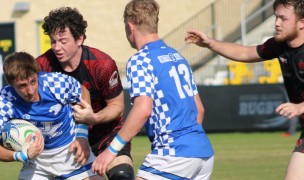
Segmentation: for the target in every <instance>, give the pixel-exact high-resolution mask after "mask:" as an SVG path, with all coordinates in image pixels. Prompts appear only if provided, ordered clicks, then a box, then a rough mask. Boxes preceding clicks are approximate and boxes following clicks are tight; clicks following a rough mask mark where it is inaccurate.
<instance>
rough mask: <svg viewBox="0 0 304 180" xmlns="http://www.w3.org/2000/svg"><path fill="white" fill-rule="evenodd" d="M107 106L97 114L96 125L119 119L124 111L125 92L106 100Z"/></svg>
mask: <svg viewBox="0 0 304 180" xmlns="http://www.w3.org/2000/svg"><path fill="white" fill-rule="evenodd" d="M106 103H107V106H106V107H105V108H103V109H102V110H100V111H98V112H97V113H95V123H96V124H99V123H107V122H110V121H113V120H114V119H117V118H119V117H120V116H122V114H123V110H124V94H123V91H121V93H120V94H119V95H118V96H117V97H115V98H112V99H106Z"/></svg>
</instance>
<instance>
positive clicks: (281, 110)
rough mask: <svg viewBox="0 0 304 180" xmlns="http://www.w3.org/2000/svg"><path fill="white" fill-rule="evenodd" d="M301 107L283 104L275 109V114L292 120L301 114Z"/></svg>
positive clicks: (299, 105)
mask: <svg viewBox="0 0 304 180" xmlns="http://www.w3.org/2000/svg"><path fill="white" fill-rule="evenodd" d="M302 106H303V105H302V104H294V103H283V104H281V105H280V106H278V107H277V108H276V112H277V113H278V114H279V115H281V116H284V117H286V118H288V119H292V118H294V117H296V116H299V115H301V114H303V112H302V111H303V107H302Z"/></svg>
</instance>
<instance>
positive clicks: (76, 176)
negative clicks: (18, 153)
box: [18, 145, 96, 180]
mask: <svg viewBox="0 0 304 180" xmlns="http://www.w3.org/2000/svg"><path fill="white" fill-rule="evenodd" d="M74 157H75V156H74V153H69V145H66V146H64V147H60V148H56V149H52V150H44V151H43V152H42V153H41V154H40V155H39V156H38V157H36V158H34V159H32V160H30V161H28V163H25V164H24V165H23V167H22V169H21V172H20V175H19V178H18V179H19V180H29V179H31V180H54V179H56V180H57V179H69V180H80V179H84V178H86V177H90V176H94V175H95V174H93V173H92V171H91V165H92V162H93V161H94V160H95V158H96V157H95V155H94V154H93V153H92V152H91V154H90V158H89V159H88V161H87V162H86V165H84V166H82V165H81V164H79V163H77V162H76V161H75V160H74Z"/></svg>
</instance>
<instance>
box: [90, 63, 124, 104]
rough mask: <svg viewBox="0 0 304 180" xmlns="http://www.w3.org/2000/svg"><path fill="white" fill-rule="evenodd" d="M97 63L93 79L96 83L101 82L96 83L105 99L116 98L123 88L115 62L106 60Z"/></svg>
mask: <svg viewBox="0 0 304 180" xmlns="http://www.w3.org/2000/svg"><path fill="white" fill-rule="evenodd" d="M98 63H99V64H98V65H97V67H98V68H97V69H96V75H95V77H97V78H96V80H97V82H102V83H97V85H98V88H99V89H100V90H101V91H102V94H103V95H104V97H105V98H106V99H111V98H114V97H116V96H118V95H119V94H120V93H121V91H122V90H123V88H122V84H121V80H120V76H119V72H118V68H117V66H116V63H115V61H114V60H112V59H108V60H105V61H99V62H98Z"/></svg>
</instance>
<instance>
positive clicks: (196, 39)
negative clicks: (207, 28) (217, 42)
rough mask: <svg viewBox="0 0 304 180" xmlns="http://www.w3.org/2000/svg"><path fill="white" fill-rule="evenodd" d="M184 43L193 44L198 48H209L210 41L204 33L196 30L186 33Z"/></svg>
mask: <svg viewBox="0 0 304 180" xmlns="http://www.w3.org/2000/svg"><path fill="white" fill-rule="evenodd" d="M185 42H186V43H187V44H189V43H193V44H196V45H198V46H200V47H209V44H210V42H211V39H210V38H209V37H208V36H207V35H206V34H204V33H202V32H200V31H196V30H189V31H187V35H186V37H185Z"/></svg>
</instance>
